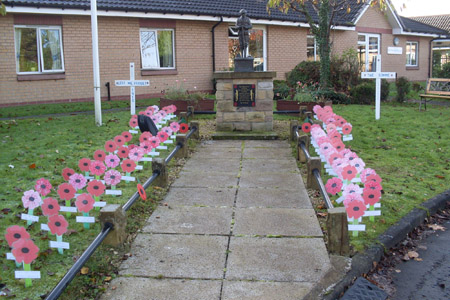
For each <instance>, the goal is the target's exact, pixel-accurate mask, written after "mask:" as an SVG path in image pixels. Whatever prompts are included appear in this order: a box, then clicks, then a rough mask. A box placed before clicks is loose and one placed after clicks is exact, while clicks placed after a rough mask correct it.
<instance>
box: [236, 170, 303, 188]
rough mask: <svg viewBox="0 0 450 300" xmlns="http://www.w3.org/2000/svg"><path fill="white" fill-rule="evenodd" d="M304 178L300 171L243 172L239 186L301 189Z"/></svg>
mask: <svg viewBox="0 0 450 300" xmlns="http://www.w3.org/2000/svg"><path fill="white" fill-rule="evenodd" d="M300 182H302V178H301V177H300V175H299V174H298V173H249V172H245V173H244V172H242V175H241V180H240V182H239V186H242V187H257V188H279V189H283V188H284V189H291V188H292V189H299V188H300V186H299V185H300Z"/></svg>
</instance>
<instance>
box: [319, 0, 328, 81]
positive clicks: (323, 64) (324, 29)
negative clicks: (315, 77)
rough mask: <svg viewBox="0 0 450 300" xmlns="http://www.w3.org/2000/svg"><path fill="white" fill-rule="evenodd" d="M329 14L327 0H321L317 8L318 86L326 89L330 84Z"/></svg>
mask: <svg viewBox="0 0 450 300" xmlns="http://www.w3.org/2000/svg"><path fill="white" fill-rule="evenodd" d="M329 15H330V3H329V0H323V1H322V3H321V5H320V9H319V40H318V44H319V53H320V87H321V89H328V88H329V86H330V44H329V42H330V28H329V22H328V18H329Z"/></svg>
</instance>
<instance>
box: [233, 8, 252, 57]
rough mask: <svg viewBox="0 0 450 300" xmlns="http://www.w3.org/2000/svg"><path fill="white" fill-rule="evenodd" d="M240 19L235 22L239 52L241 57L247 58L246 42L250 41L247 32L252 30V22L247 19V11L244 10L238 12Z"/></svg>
mask: <svg viewBox="0 0 450 300" xmlns="http://www.w3.org/2000/svg"><path fill="white" fill-rule="evenodd" d="M239 14H240V17H239V18H238V19H237V21H236V28H237V29H238V33H239V49H240V51H241V57H242V58H245V57H247V48H248V42H249V40H250V36H249V33H248V31H249V30H250V29H252V22H251V21H250V18H249V17H247V11H246V10H245V9H241V10H240V11H239Z"/></svg>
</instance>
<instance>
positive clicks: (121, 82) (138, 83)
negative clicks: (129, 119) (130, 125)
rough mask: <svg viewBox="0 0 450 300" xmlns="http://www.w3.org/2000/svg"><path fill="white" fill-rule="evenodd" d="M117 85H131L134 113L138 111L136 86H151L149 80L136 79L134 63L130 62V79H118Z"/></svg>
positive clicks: (131, 104)
mask: <svg viewBox="0 0 450 300" xmlns="http://www.w3.org/2000/svg"><path fill="white" fill-rule="evenodd" d="M115 85H116V86H129V87H130V112H131V114H132V115H134V114H135V113H136V93H135V91H134V87H135V86H149V85H150V81H149V80H134V63H130V80H116V82H115Z"/></svg>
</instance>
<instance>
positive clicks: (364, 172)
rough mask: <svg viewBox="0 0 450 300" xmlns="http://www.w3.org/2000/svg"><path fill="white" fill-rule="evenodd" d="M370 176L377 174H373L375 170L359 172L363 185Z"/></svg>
mask: <svg viewBox="0 0 450 300" xmlns="http://www.w3.org/2000/svg"><path fill="white" fill-rule="evenodd" d="M372 174H377V172H375V170H374V169H371V168H367V169H364V170H362V172H361V182H362V183H365V182H366V178H367V176H369V175H372Z"/></svg>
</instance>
